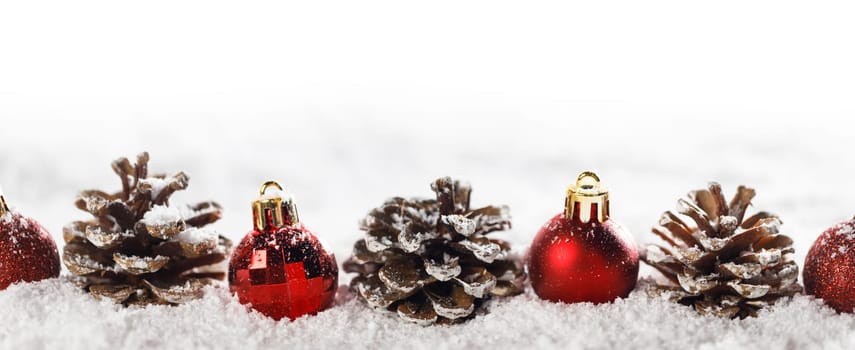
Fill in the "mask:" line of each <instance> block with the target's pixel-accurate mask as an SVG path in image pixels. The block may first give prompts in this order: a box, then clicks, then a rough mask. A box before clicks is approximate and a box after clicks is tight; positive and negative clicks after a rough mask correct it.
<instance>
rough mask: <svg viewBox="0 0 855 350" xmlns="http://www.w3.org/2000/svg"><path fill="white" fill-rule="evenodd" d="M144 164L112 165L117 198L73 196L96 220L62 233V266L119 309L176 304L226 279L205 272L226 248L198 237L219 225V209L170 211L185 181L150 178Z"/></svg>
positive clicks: (206, 205) (225, 243)
mask: <svg viewBox="0 0 855 350" xmlns="http://www.w3.org/2000/svg"><path fill="white" fill-rule="evenodd" d="M148 160H149V157H148V153H142V154H140V155H139V156H137V163H136V164H135V165H131V163H130V162H129V161H128V159H127V158H121V159H118V160H116V161H114V162H113V170H114V171H115V172H116V174H118V175H119V178H120V179H121V181H122V191H121V192H118V193H114V194H108V193H106V192H102V191H97V190H90V191H83V192H82V193H80V195H79V197H78V198H77V201H76V202H75V204H76V205H77V207H78V208H80V209H81V210H84V211H86V212H89V213H91V214H92V215H93V216H94V217H95V218H94V219H93V220H90V221H75V222H72V223H70V224H68V225H66V226H65V227H64V228H63V236H64V239H65V242H66V245H65V248H64V249H63V257H62V260H63V262H64V263H65V266H66V267H68V270H69V271H71V272H72V273H73V274H75V275H78V276H81V278H80V284H81V286H82V287H83V288H85V289H86V290H88V291H89V292H90V293H91V294H92V295H94V296H96V297H98V298H108V299H111V300H113V301H115V302H116V303H123V304H125V305H129V304H140V305H145V304H179V303H183V302H186V301H189V300H191V299H194V298H198V297H200V296H201V294H202V288H203V287H204V286H205V285H206V284H208V283H210V282H212V281H213V280H216V279H223V278H224V277H225V273H224V272H223V271H218V270H215V269H214V267H213V266H212V265H214V264H216V263H218V262H221V261H223V260H225V259H226V256H227V255H226V254H227V251H228V248H230V247H231V242H230V241H229V240H228V239H226V238H225V237H223V236H219V235H217V234H216V233H214V232H212V231H208V230H204V229H201V227H203V226H205V225H208V224H210V223H213V222H215V221H217V220H219V219H220V217H221V216H222V213H221V208H220V205H219V204H217V203H214V202H203V203H199V204H197V205H194V206H189V207H186V208H181V209H179V208H176V207H172V206H170V205H169V203H168V201H169V197H170V196H171V195H172V194H173V193H175V192H176V191H180V190H184V189H186V188H187V185H188V180H189V179H188V177H187V175H185V174H184V173H180V172H179V173H178V174H176V175H174V176H171V177H166V176H164V175H154V176H151V177H149V176H148Z"/></svg>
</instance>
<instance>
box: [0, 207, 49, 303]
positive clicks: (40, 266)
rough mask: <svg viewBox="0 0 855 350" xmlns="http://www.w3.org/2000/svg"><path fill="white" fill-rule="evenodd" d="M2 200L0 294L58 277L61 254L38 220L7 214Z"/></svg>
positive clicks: (0, 212) (0, 220)
mask: <svg viewBox="0 0 855 350" xmlns="http://www.w3.org/2000/svg"><path fill="white" fill-rule="evenodd" d="M8 209H9V208H8V207H6V203H5V202H4V201H3V197H2V196H0V290H4V289H6V288H7V287H9V285H11V284H13V283H17V282H34V281H40V280H43V279H47V278H52V277H58V276H59V271H60V265H59V252H57V250H56V243H54V241H53V238H51V236H50V234H49V233H48V232H47V230H45V228H44V227H42V225H40V224H39V223H38V222H36V221H35V220H33V219H31V218H28V217H25V216H23V215H21V214H19V213H13V212H10V211H9V210H8Z"/></svg>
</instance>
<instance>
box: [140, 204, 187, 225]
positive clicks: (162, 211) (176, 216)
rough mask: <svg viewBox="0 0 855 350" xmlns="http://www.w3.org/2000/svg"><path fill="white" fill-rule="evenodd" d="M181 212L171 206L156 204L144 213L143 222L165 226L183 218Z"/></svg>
mask: <svg viewBox="0 0 855 350" xmlns="http://www.w3.org/2000/svg"><path fill="white" fill-rule="evenodd" d="M181 219H182V216H181V212H180V211H179V210H178V209H177V208H175V207H171V206H166V205H155V206H153V207H151V209H150V210H149V211H147V212H146V213H145V215H143V219H142V223H144V224H146V225H149V226H165V225H170V224H174V223H176V222H178V220H181Z"/></svg>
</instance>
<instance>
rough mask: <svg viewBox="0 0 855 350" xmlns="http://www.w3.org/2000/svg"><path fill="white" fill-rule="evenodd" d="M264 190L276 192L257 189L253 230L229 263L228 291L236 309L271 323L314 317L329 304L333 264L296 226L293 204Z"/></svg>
mask: <svg viewBox="0 0 855 350" xmlns="http://www.w3.org/2000/svg"><path fill="white" fill-rule="evenodd" d="M269 186H275V187H279V185H278V184H275V183H267V184H265V186H262V190H261V193H262V197H260V198H259V199H258V200H256V201H255V202H254V203H253V212H254V216H255V229H254V230H253V231H250V232H249V234H247V235H246V237H244V239H243V240H242V241H241V242H240V244H239V245H238V246H237V248H236V249H235V251H234V253H233V254H232V258H231V260H230V261H229V286H230V290H231V291H232V293H235V294H236V295H237V297H238V301H240V303H241V304H249V305H251V307H252V308H253V309H255V310H257V311H258V312H261V313H262V314H264V315H267V316H269V317H271V318H273V319H276V320H279V319H282V318H285V317H287V318H289V319H291V320H293V319H296V318H298V317H300V316H303V315H308V314H316V313H317V312H319V311H322V310H325V309H327V308H328V307H330V305H332V302H333V299H334V297H335V292H336V289H337V288H338V265H337V264H336V261H335V257H334V256H333V255H332V254H329V253H327V252H326V250H324V247H323V246H321V243H320V242H319V241H318V239H317V237H316V236H315V235H314V234H313V233H312V232H311V231H310V230H308V229H307V228H305V227H304V226H303V225H302V224H301V223H299V219H298V216H297V211H296V207H295V206H294V204H293V202H292V201H290V200H288V201H283V200H282V197H281V196H280V195H278V194H276V195H273V196H270V195H267V196H265V195H264V193H265V190H266V188H267V187H269ZM279 189H280V190H281V187H279Z"/></svg>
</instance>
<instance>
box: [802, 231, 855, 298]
mask: <svg viewBox="0 0 855 350" xmlns="http://www.w3.org/2000/svg"><path fill="white" fill-rule="evenodd" d="M802 277H803V279H804V283H805V291H806V292H807V293H808V294H812V295H814V296H816V297H817V298H821V299H822V300H823V301H824V302H825V304H826V305H828V306H830V307H831V308H833V309H835V310H837V311H838V312H849V313H852V312H853V310H855V219H852V220H849V221H844V222H841V223H839V224H837V225H834V226H832V227H831V228H829V229H827V230H825V232H823V233H822V234H821V235H820V236H819V238H817V240H816V242H814V244H813V246H812V247H811V248H810V251H808V254H807V257H806V258H805V267H804V272H803V275H802Z"/></svg>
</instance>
